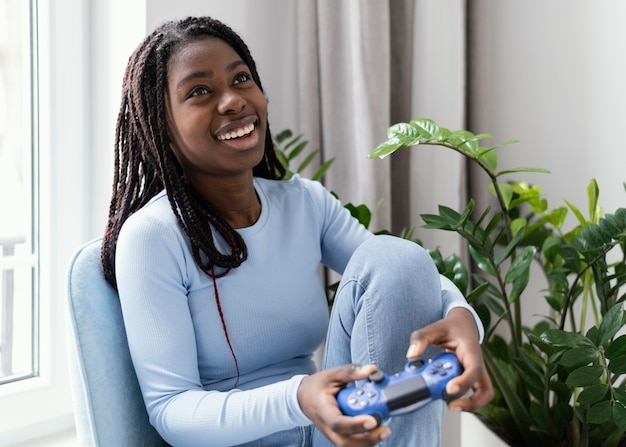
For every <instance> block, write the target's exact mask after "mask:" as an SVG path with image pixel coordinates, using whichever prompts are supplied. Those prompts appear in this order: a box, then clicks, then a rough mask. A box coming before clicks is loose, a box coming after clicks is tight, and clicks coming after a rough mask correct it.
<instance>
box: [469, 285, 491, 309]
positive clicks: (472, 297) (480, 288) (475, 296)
mask: <svg viewBox="0 0 626 447" xmlns="http://www.w3.org/2000/svg"><path fill="white" fill-rule="evenodd" d="M488 288H489V283H488V282H484V283H482V284H481V285H479V286H478V287H476V288H475V289H474V290H472V291H471V292H470V294H469V295H467V297H466V299H467V302H468V303H470V304H471V303H473V302H474V301H476V300H477V299H478V298H479V297H480V296H482V294H483V293H485V291H486V290H487V289H488Z"/></svg>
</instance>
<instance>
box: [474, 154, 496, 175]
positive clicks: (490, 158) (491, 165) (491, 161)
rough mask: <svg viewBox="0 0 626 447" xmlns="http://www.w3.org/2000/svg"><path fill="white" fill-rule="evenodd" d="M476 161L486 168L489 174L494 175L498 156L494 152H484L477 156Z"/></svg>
mask: <svg viewBox="0 0 626 447" xmlns="http://www.w3.org/2000/svg"><path fill="white" fill-rule="evenodd" d="M478 160H479V161H480V162H481V163H482V164H483V165H484V166H485V167H486V168H487V170H488V171H489V172H490V173H494V172H495V171H496V168H497V167H498V156H497V155H496V153H495V152H486V153H484V152H483V153H482V154H480V155H479V157H478Z"/></svg>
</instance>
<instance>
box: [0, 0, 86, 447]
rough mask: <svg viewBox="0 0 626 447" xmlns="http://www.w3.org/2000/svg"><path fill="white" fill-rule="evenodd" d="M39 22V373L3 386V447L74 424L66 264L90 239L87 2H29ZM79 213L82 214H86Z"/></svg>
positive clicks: (0, 411)
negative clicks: (67, 351) (67, 321)
mask: <svg viewBox="0 0 626 447" xmlns="http://www.w3.org/2000/svg"><path fill="white" fill-rule="evenodd" d="M32 2H33V5H34V10H35V14H36V17H37V20H36V24H37V26H36V27H35V29H36V33H35V36H37V42H36V43H35V45H37V47H38V52H37V54H38V61H37V62H36V63H35V64H34V67H33V68H34V69H37V77H36V79H37V80H38V83H37V85H38V87H37V88H35V89H34V90H35V92H36V93H38V101H37V103H38V106H37V110H36V112H37V114H36V115H35V121H34V124H37V128H36V131H35V132H34V136H35V137H37V142H38V145H39V154H38V155H39V162H38V165H39V171H38V174H39V175H38V178H37V179H36V181H35V182H36V183H35V185H36V186H38V189H39V194H38V196H39V210H38V213H36V215H37V217H38V219H39V237H38V240H39V244H38V245H39V255H40V258H39V268H38V270H39V287H38V288H37V289H38V290H37V292H38V293H39V307H38V309H37V312H38V319H39V328H38V329H36V336H37V337H38V339H39V360H38V362H37V363H38V374H36V375H35V376H34V377H30V378H25V379H22V380H19V381H14V382H9V383H5V384H3V385H1V386H0V421H2V424H0V439H1V440H2V441H1V442H0V445H13V444H16V443H19V442H24V441H27V440H30V439H35V438H38V437H42V436H45V435H48V434H51V433H56V432H60V431H63V430H67V429H71V428H72V427H73V426H74V414H73V408H72V398H71V388H70V384H69V377H68V376H69V374H68V367H67V355H66V337H65V335H66V334H65V327H66V326H65V313H66V300H65V292H66V276H67V273H66V272H67V266H68V263H69V260H70V259H71V256H72V254H73V252H74V251H75V250H76V249H77V248H78V246H79V245H80V244H82V243H84V242H85V241H86V239H87V232H88V227H87V226H88V223H89V222H88V219H87V217H86V215H87V214H88V212H84V210H88V209H89V207H88V206H85V205H86V204H87V203H88V200H87V199H88V193H89V188H88V187H86V185H88V183H87V181H86V178H87V172H88V170H87V169H85V168H86V166H87V164H86V161H87V159H88V154H86V153H85V150H84V149H85V148H86V147H88V145H87V144H86V143H87V141H88V135H89V124H90V123H89V119H88V113H87V112H88V101H87V100H86V99H87V98H89V96H88V83H89V76H88V75H89V68H88V67H89V65H88V62H89V57H88V54H89V53H88V50H89V48H88V44H89V39H88V36H89V35H88V25H89V9H88V5H87V4H86V3H87V2H85V1H82V0H57V1H40V2H38V1H37V0H32ZM81 211H82V212H81Z"/></svg>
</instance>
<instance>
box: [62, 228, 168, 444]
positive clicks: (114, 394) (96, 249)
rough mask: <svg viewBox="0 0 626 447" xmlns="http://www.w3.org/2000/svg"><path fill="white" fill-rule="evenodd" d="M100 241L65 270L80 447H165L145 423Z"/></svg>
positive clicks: (86, 247)
mask: <svg viewBox="0 0 626 447" xmlns="http://www.w3.org/2000/svg"><path fill="white" fill-rule="evenodd" d="M100 245H101V240H100V239H97V240H94V241H92V242H89V243H88V244H86V245H84V246H83V247H81V248H80V249H79V250H78V251H77V252H76V253H75V255H74V257H73V258H72V261H71V262H70V265H69V271H68V288H67V298H68V319H69V321H68V323H69V324H68V331H69V334H68V342H69V343H68V344H69V348H70V352H69V359H70V360H69V362H70V369H71V376H72V377H71V383H72V392H73V398H74V408H75V415H76V416H75V419H76V431H77V434H78V440H79V445H81V446H98V447H110V446H129V447H132V446H147V447H152V446H167V445H168V444H167V443H166V442H165V441H163V439H162V438H161V437H160V436H159V435H158V433H157V432H156V430H155V429H154V428H153V427H152V426H151V425H150V423H149V421H148V414H147V412H146V408H145V406H144V402H143V398H142V396H141V391H140V389H139V384H138V382H137V376H136V375H135V370H134V368H133V364H132V362H131V359H130V353H129V350H128V343H127V340H126V330H125V329H124V321H123V319H122V311H121V308H120V303H119V299H118V296H117V293H116V291H115V289H113V287H111V286H110V285H109V283H108V282H107V281H106V280H105V279H104V274H103V272H102V264H101V261H100Z"/></svg>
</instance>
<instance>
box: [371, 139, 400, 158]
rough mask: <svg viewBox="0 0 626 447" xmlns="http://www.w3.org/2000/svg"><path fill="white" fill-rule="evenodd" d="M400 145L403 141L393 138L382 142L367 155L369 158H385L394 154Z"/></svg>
mask: <svg viewBox="0 0 626 447" xmlns="http://www.w3.org/2000/svg"><path fill="white" fill-rule="evenodd" d="M400 147H402V142H401V141H400V140H398V139H397V138H391V139H388V140H386V141H383V142H382V143H380V144H379V145H378V146H376V148H374V150H373V151H372V152H371V153H370V154H369V155H368V156H367V157H368V158H376V157H378V158H385V157H387V156H388V155H390V154H393V153H394V152H395V151H397V150H398V149H399V148H400Z"/></svg>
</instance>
